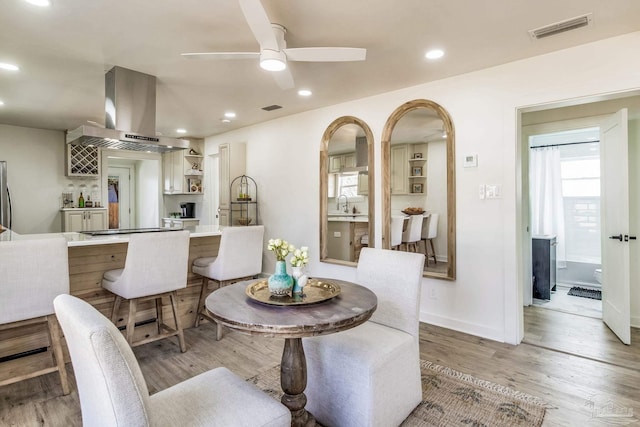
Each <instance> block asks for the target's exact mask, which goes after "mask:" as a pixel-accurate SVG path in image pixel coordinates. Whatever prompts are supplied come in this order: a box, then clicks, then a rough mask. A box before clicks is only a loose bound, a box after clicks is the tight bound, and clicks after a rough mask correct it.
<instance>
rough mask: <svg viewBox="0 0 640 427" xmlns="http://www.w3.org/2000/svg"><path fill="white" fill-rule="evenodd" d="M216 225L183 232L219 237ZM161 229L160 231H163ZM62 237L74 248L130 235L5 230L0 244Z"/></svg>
mask: <svg viewBox="0 0 640 427" xmlns="http://www.w3.org/2000/svg"><path fill="white" fill-rule="evenodd" d="M223 228H224V226H222V227H220V226H217V225H197V226H194V227H185V228H184V229H185V230H189V232H190V236H191V238H194V237H209V236H220V235H221V234H222V229H223ZM164 230H165V229H163V230H162V231H164ZM172 230H182V228H175V229H172ZM59 236H62V237H64V238H65V239H67V244H68V246H69V247H74V246H95V245H108V244H114V243H128V242H129V236H130V234H113V235H101V236H91V235H89V234H84V233H78V232H67V233H43V234H18V233H16V232H14V231H11V230H6V231H4V232H3V233H0V243H2V242H8V241H11V240H31V239H50V238H52V237H59Z"/></svg>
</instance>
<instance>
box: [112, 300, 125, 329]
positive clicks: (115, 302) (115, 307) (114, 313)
mask: <svg viewBox="0 0 640 427" xmlns="http://www.w3.org/2000/svg"><path fill="white" fill-rule="evenodd" d="M121 302H122V297H121V296H120V295H116V296H115V299H114V300H113V309H111V322H112V323H113V324H114V325H117V324H118V312H119V311H120V303H121Z"/></svg>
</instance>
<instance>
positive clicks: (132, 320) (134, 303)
mask: <svg viewBox="0 0 640 427" xmlns="http://www.w3.org/2000/svg"><path fill="white" fill-rule="evenodd" d="M137 308H138V300H137V299H135V298H133V299H130V300H129V316H128V318H127V342H128V343H129V345H130V346H132V347H133V330H134V329H135V327H136V311H137Z"/></svg>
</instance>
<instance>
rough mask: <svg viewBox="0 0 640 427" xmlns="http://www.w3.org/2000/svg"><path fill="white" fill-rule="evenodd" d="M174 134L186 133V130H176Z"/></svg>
mask: <svg viewBox="0 0 640 427" xmlns="http://www.w3.org/2000/svg"><path fill="white" fill-rule="evenodd" d="M176 132H178V133H187V130H186V129H176Z"/></svg>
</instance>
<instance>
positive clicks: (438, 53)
mask: <svg viewBox="0 0 640 427" xmlns="http://www.w3.org/2000/svg"><path fill="white" fill-rule="evenodd" d="M424 56H425V57H426V58H427V59H438V58H442V57H443V56H444V51H443V50H442V49H432V50H430V51H428V52H427V53H426V54H425V55H424Z"/></svg>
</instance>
